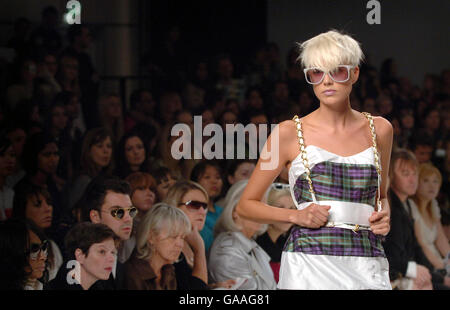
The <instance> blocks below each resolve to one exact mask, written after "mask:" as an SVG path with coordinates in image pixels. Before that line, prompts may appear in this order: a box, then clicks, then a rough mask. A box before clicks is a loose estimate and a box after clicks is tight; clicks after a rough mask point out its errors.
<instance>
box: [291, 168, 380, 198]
mask: <svg viewBox="0 0 450 310" xmlns="http://www.w3.org/2000/svg"><path fill="white" fill-rule="evenodd" d="M311 180H312V183H313V188H314V192H315V193H316V199H317V200H334V201H347V202H356V203H365V204H368V205H371V206H374V205H375V198H376V193H377V189H378V175H377V170H376V169H375V166H373V165H367V164H364V165H362V164H342V163H333V162H329V161H324V162H321V163H318V164H317V165H315V166H314V167H313V168H312V169H311ZM294 196H295V199H296V200H297V203H298V204H301V203H303V202H308V201H312V197H311V194H310V192H309V185H308V181H307V180H306V176H305V173H302V174H301V175H300V176H299V177H298V178H297V180H296V182H295V185H294Z"/></svg>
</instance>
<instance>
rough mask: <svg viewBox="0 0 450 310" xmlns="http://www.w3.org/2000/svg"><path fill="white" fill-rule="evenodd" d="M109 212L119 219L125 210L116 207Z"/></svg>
mask: <svg viewBox="0 0 450 310" xmlns="http://www.w3.org/2000/svg"><path fill="white" fill-rule="evenodd" d="M111 214H112V215H113V216H114V217H117V218H118V219H119V220H120V219H122V218H123V216H124V215H125V210H124V209H116V210H114V211H112V212H111Z"/></svg>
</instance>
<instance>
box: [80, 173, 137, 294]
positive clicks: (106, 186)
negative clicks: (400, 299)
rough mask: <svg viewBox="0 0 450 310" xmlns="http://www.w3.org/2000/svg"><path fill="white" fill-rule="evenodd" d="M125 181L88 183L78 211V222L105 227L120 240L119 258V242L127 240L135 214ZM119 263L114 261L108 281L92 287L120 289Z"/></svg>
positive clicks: (121, 275) (100, 178)
mask: <svg viewBox="0 0 450 310" xmlns="http://www.w3.org/2000/svg"><path fill="white" fill-rule="evenodd" d="M130 192H131V189H130V185H129V184H128V182H126V181H123V180H120V179H116V178H104V177H97V178H95V179H94V180H92V182H91V183H90V184H89V186H88V188H87V189H86V192H85V194H84V197H83V200H82V201H83V204H82V209H81V219H82V221H87V222H92V223H101V224H105V225H106V226H108V227H109V228H111V229H112V231H113V232H114V233H115V234H116V235H117V236H118V237H119V238H120V240H121V242H120V243H119V245H118V246H117V250H118V253H119V254H118V257H119V258H120V257H124V256H125V259H128V257H126V255H121V254H120V252H121V251H123V241H125V240H128V239H129V238H130V236H131V232H132V229H133V218H134V217H135V216H136V214H137V213H138V210H137V208H136V207H134V206H133V203H132V202H131V198H130ZM123 262H124V261H122V262H120V261H116V264H115V267H114V268H113V273H112V274H111V277H110V278H109V279H108V281H99V282H97V283H96V284H95V285H96V286H97V285H99V287H103V288H105V289H123V288H124V278H123V276H124V274H123Z"/></svg>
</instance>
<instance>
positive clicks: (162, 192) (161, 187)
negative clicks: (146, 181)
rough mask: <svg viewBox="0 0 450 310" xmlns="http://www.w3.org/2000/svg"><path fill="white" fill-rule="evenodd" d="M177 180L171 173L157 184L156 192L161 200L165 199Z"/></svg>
mask: <svg viewBox="0 0 450 310" xmlns="http://www.w3.org/2000/svg"><path fill="white" fill-rule="evenodd" d="M175 182H176V180H175V179H174V178H172V176H171V175H170V174H168V175H166V179H165V180H163V181H162V182H161V183H159V184H158V185H157V186H156V193H157V194H158V199H159V200H160V201H162V200H164V198H166V196H167V192H168V191H169V189H170V187H171V186H172V185H174V184H175Z"/></svg>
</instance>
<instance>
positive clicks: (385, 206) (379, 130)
mask: <svg viewBox="0 0 450 310" xmlns="http://www.w3.org/2000/svg"><path fill="white" fill-rule="evenodd" d="M374 123H375V130H376V134H377V146H378V153H379V156H380V164H381V184H380V200H381V205H382V211H380V212H374V213H373V214H372V216H371V217H370V218H369V222H370V227H371V229H372V231H373V232H374V233H375V234H378V235H384V236H385V235H387V234H388V233H389V230H390V214H391V211H390V207H389V203H388V199H387V189H388V174H389V162H390V160H391V152H392V140H393V135H394V130H393V128H392V125H391V123H389V121H387V120H386V119H384V118H382V117H374Z"/></svg>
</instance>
